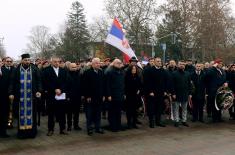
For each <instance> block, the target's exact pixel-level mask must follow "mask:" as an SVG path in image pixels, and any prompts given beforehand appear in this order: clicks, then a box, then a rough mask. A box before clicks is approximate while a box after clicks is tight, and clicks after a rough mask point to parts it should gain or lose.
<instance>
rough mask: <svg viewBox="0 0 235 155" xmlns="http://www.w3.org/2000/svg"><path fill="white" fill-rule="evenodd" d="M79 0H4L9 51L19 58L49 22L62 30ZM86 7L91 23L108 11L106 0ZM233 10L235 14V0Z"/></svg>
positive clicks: (2, 21) (2, 23) (1, 16)
mask: <svg viewBox="0 0 235 155" xmlns="http://www.w3.org/2000/svg"><path fill="white" fill-rule="evenodd" d="M73 1H75V0H0V37H2V36H3V37H4V41H3V43H4V47H5V49H6V50H7V55H8V56H11V57H14V58H18V56H19V55H21V53H22V50H23V49H24V48H25V47H26V43H27V42H28V40H27V36H28V35H29V33H30V29H31V28H32V27H33V26H36V25H45V26H47V27H49V28H50V30H51V33H56V32H58V30H59V28H60V26H61V25H62V24H63V23H64V21H65V19H66V14H67V12H68V11H69V9H70V8H71V4H72V2H73ZM79 1H80V2H81V3H82V4H83V7H84V8H85V14H86V18H87V20H88V23H90V22H92V19H93V17H98V16H100V15H102V14H103V13H104V12H103V10H104V4H103V0H79ZM232 1H233V2H232V3H233V6H234V7H233V8H234V10H233V12H234V14H235V2H234V0H232Z"/></svg>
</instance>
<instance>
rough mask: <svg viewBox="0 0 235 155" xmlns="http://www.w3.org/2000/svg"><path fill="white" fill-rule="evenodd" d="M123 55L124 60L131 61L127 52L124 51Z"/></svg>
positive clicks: (125, 61)
mask: <svg viewBox="0 0 235 155" xmlns="http://www.w3.org/2000/svg"><path fill="white" fill-rule="evenodd" d="M122 55H123V61H124V63H125V64H127V63H129V60H130V59H131V58H130V57H129V56H128V55H127V54H125V53H124V52H122Z"/></svg>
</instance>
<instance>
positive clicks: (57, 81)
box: [43, 57, 68, 136]
mask: <svg viewBox="0 0 235 155" xmlns="http://www.w3.org/2000/svg"><path fill="white" fill-rule="evenodd" d="M60 62H61V59H60V58H58V57H53V58H52V59H51V66H49V67H47V68H45V70H44V72H43V81H44V86H45V87H44V89H45V91H46V92H47V93H48V100H49V101H48V104H47V108H48V109H47V110H48V133H47V136H52V135H53V134H54V127H55V117H56V118H57V121H58V122H59V126H60V134H62V135H67V134H68V133H67V132H66V131H65V124H66V118H65V113H66V107H65V104H66V95H67V94H68V72H67V71H66V70H65V69H64V68H61V67H59V66H60Z"/></svg>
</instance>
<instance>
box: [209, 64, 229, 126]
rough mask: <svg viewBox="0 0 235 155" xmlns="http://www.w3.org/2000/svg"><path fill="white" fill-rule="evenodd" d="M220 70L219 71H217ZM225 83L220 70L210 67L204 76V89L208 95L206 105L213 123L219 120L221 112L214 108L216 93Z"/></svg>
mask: <svg viewBox="0 0 235 155" xmlns="http://www.w3.org/2000/svg"><path fill="white" fill-rule="evenodd" d="M219 70H220V71H219ZM225 82H226V74H225V72H224V71H223V70H222V69H217V68H216V67H212V68H210V69H209V70H208V72H207V74H206V88H207V94H208V104H209V106H210V107H211V108H212V119H213V122H217V121H220V120H221V111H217V110H216V108H215V96H216V92H217V90H218V89H219V87H221V86H222V85H223V84H224V83H225Z"/></svg>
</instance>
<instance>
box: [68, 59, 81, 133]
mask: <svg viewBox="0 0 235 155" xmlns="http://www.w3.org/2000/svg"><path fill="white" fill-rule="evenodd" d="M68 69H69V86H68V87H69V89H68V92H69V94H68V97H69V102H68V106H67V109H68V111H67V125H68V126H67V130H68V131H71V129H72V125H73V127H74V130H81V128H80V127H79V125H78V124H79V112H80V107H81V78H80V70H79V68H78V66H77V64H76V63H70V64H69V66H68Z"/></svg>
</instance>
